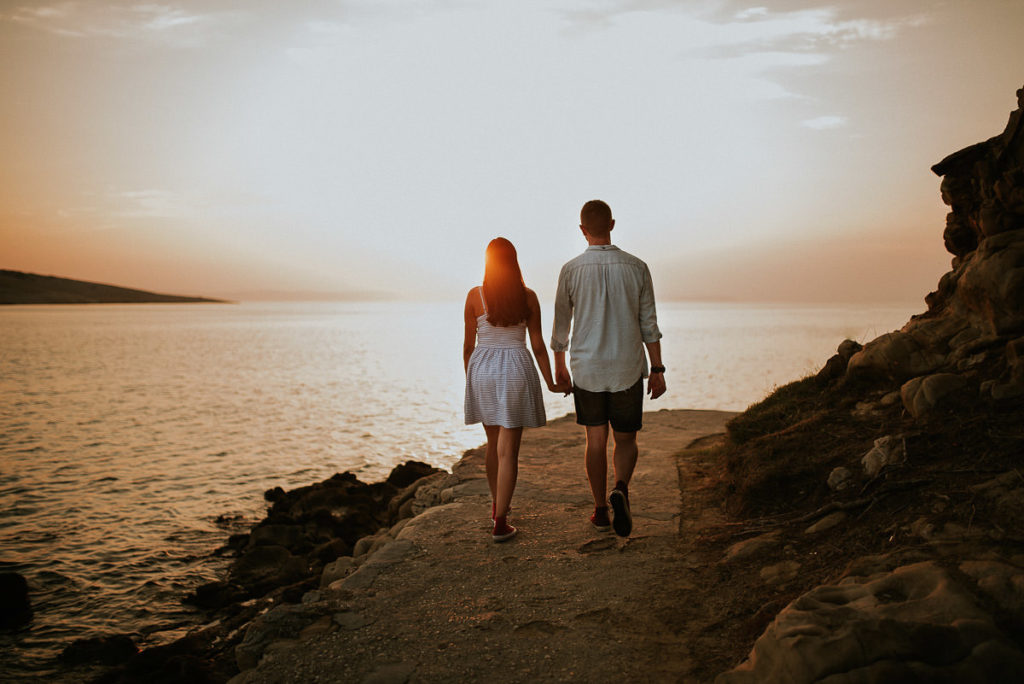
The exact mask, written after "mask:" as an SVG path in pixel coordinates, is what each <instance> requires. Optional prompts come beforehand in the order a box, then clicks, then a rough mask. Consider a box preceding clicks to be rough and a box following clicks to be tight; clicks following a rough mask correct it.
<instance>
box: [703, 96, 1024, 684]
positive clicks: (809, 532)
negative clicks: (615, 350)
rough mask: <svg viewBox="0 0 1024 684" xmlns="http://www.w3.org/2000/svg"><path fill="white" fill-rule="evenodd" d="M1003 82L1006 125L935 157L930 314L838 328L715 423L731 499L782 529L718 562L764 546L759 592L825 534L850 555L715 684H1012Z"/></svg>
mask: <svg viewBox="0 0 1024 684" xmlns="http://www.w3.org/2000/svg"><path fill="white" fill-rule="evenodd" d="M1017 97H1018V109H1017V110H1015V111H1014V112H1013V113H1012V114H1011V115H1010V119H1009V122H1008V124H1007V126H1006V128H1005V130H1004V131H1003V132H1002V133H1001V134H1000V135H998V136H996V137H994V138H991V139H989V140H987V141H985V142H981V143H978V144H976V145H972V146H971V147H968V148H966V149H964V150H961V151H959V152H957V153H955V154H952V155H950V156H949V157H947V158H946V159H944V160H942V161H941V162H939V163H938V164H936V165H935V166H934V167H932V170H933V171H934V172H935V173H936V174H937V175H939V176H941V177H942V182H941V188H940V191H941V196H942V200H943V201H944V202H945V203H946V204H947V205H949V207H950V212H949V214H948V216H947V218H946V226H945V232H944V233H943V240H944V242H945V245H946V248H947V249H948V250H949V252H950V253H951V254H952V255H953V258H952V264H951V266H952V269H951V270H950V271H949V272H948V273H946V274H945V275H943V276H942V278H941V279H940V281H939V284H938V287H937V289H936V291H934V292H932V293H930V294H929V295H928V296H927V297H926V298H925V302H926V304H927V311H925V312H924V313H922V314H920V315H917V316H914V317H912V318H911V319H910V321H908V322H907V324H906V325H904V326H903V327H902V328H901V329H900V330H897V331H893V332H889V333H886V334H884V335H881V336H880V337H878V338H876V339H874V340H872V341H870V342H868V343H866V344H865V345H864V346H863V347H862V348H861V347H859V346H858V345H856V343H853V342H851V341H849V340H847V341H845V342H843V343H842V344H841V345H840V347H839V349H838V350H837V354H836V355H835V356H833V357H832V358H831V359H829V360H828V362H827V363H826V364H825V366H824V367H823V368H822V369H821V371H820V372H819V373H818V374H817V375H816V376H814V377H811V378H805V379H804V380H801V381H798V382H796V383H792V384H791V385H789V386H787V387H784V388H780V390H779V391H777V392H775V393H773V395H772V396H770V397H768V398H767V399H766V400H764V401H763V402H761V403H760V404H759V405H755V406H754V407H752V408H751V409H749V410H748V411H747V412H745V413H744V414H741V416H739V417H737V418H736V419H734V420H733V421H732V422H731V423H730V424H729V430H730V432H729V436H730V440H731V444H732V445H733V451H732V452H731V453H730V454H729V455H728V458H729V459H730V460H729V467H730V469H731V470H730V473H731V476H732V479H733V487H734V488H735V491H736V492H738V493H739V494H738V495H734V496H740V497H745V499H743V500H741V501H740V502H739V503H738V504H737V505H736V506H735V508H736V509H737V510H740V511H744V508H743V505H744V504H746V505H747V510H754V511H757V512H760V513H762V514H764V513H776V514H777V517H771V516H765V517H764V518H761V519H760V520H761V521H762V522H761V523H760V524H759V525H756V526H755V529H758V530H759V531H760V530H763V529H765V527H764V526H767V527H769V528H770V527H772V526H773V525H781V524H783V522H779V521H784V523H785V524H788V525H789V526H790V528H791V532H790V534H789V536H788V537H787V536H786V535H784V534H781V533H780V532H779V531H772V532H768V533H763V534H761V535H759V536H758V537H754V538H753V539H750V540H747V541H745V542H741V543H738V544H735V545H733V546H732V547H730V549H729V551H728V552H727V553H726V559H729V558H731V557H736V556H741V557H742V554H743V552H744V551H745V550H746V549H748V548H750V549H754V548H755V547H759V545H761V544H764V548H766V549H767V553H768V554H769V555H771V554H774V555H775V557H771V558H769V559H767V560H763V559H759V560H761V564H762V565H763V567H762V568H761V569H760V579H761V580H762V581H763V584H764V585H766V586H767V587H769V588H772V585H779V586H791V583H793V582H796V581H799V579H800V576H801V573H807V572H812V571H813V568H814V564H815V561H816V556H817V555H818V554H819V550H818V549H817V548H813V547H809V546H806V545H808V544H811V543H815V542H816V541H817V540H819V539H820V540H823V544H824V548H825V551H824V552H825V553H828V552H829V549H831V551H832V553H833V554H834V555H836V556H841V557H842V558H844V559H845V560H847V561H849V560H851V559H852V561H853V562H852V563H851V564H850V566H849V568H848V569H847V571H846V572H845V573H843V574H840V568H841V567H843V566H841V565H840V566H838V567H837V568H835V569H834V570H833V571H832V573H830V574H827V575H824V576H822V575H818V576H816V577H815V579H814V580H813V581H808V582H807V583H806V584H803V586H801V587H800V591H801V594H802V595H800V596H799V598H796V599H795V600H792V596H793V595H789V596H785V601H784V602H788V605H786V606H785V608H783V609H782V610H781V612H779V613H778V614H777V615H776V616H775V619H774V620H773V621H772V622H771V624H769V625H768V628H767V629H766V630H764V632H763V633H762V634H761V636H760V637H759V638H758V639H757V640H756V641H755V642H754V645H753V648H752V650H751V651H750V654H749V656H748V657H747V659H746V660H745V661H744V662H743V663H741V664H740V665H739V666H737V667H735V668H733V669H732V670H729V671H728V672H725V673H723V674H721V675H719V677H718V678H717V679H716V682H718V683H719V684H742V683H745V682H763V683H772V682H780V683H781V682H786V683H787V684H788V683H792V684H798V683H801V682H807V683H810V682H829V683H830V684H844V683H849V684H854V683H855V682H857V683H860V682H864V683H869V682H933V681H938V682H961V681H970V682H1008V681H1024V648H1022V645H1024V555H1022V554H1020V553H1019V548H1020V546H1019V545H1020V544H1021V543H1022V542H1021V540H1022V539H1024V537H1022V535H1021V530H1022V529H1024V512H1022V511H1024V476H1022V475H1021V473H1020V470H1019V466H1020V457H1021V454H1022V452H1021V449H1020V445H1021V443H1022V440H1024V432H1022V431H1021V427H1020V426H1021V425H1022V424H1024V401H1022V399H1024V88H1022V89H1021V90H1018V91H1017ZM780 464H781V465H780ZM993 473H999V475H998V476H997V477H992V475H993ZM811 478H816V479H817V484H816V486H815V483H813V482H810V480H811ZM766 492H767V493H772V492H776V493H777V494H776V500H775V501H772V500H770V499H769V498H768V497H767V496H764V494H765V493H766ZM801 495H802V498H801ZM755 496H762V498H761V499H755ZM779 499H782V501H781V503H780V502H779V501H778V500H779ZM750 501H753V502H754V503H753V504H750V503H749V502H750ZM766 501H767V502H768V503H765V502H766ZM812 501H813V504H812V503H811V502H812ZM794 502H798V503H794ZM812 505H813V508H811V511H810V512H809V513H808V512H806V511H807V508H808V507H811V506H812ZM880 509H881V510H880ZM785 516H788V517H785ZM812 521H813V524H812V525H810V526H809V527H807V524H808V523H810V522H812ZM869 521H870V522H869ZM797 530H800V532H797ZM822 533H825V536H824V537H822V536H819V535H822ZM798 534H799V536H800V538H802V539H803V540H804V544H805V548H804V549H800V548H798V546H799V545H800V543H801V541H800V540H799V539H798V538H797V536H796V535H798ZM830 535H831V537H830ZM769 541H770V542H771V544H769V543H768V542H769ZM780 547H781V549H782V551H781V552H780V551H779V548H780ZM809 548H813V550H811V551H808V550H807V549H809ZM855 549H863V550H859V551H858V550H855ZM878 549H884V550H885V551H886V553H882V554H880V555H875V556H861V557H860V558H858V557H857V556H858V554H863V553H877V552H878ZM893 549H896V550H893ZM779 556H782V558H780V557H779ZM754 558H757V555H756V554H754V556H753V557H751V558H750V560H751V561H752V560H753V559H754ZM723 562H725V561H723ZM766 562H770V564H764V563H766ZM836 575H839V577H838V579H834V577H835V576H836ZM819 582H824V583H823V584H821V585H820V586H817V587H814V586H813V585H814V584H815V583H819ZM811 587H813V588H811ZM775 596H776V600H778V597H779V596H780V594H775ZM781 603H783V602H782V601H780V605H781ZM772 605H775V604H774V603H773V604H772ZM776 609H777V608H776ZM762 624H764V623H762ZM759 629H760V627H759ZM754 633H756V632H754Z"/></svg>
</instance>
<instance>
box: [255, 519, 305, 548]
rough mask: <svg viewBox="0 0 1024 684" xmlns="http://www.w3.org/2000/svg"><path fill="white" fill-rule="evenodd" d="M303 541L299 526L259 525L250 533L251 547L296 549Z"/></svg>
mask: <svg viewBox="0 0 1024 684" xmlns="http://www.w3.org/2000/svg"><path fill="white" fill-rule="evenodd" d="M302 539H303V531H302V527H300V526H299V525H274V524H269V525H258V526H257V527H254V528H253V530H252V532H250V533H249V546H250V547H253V546H283V547H285V548H286V549H294V548H295V547H296V546H298V545H299V542H300V541H302Z"/></svg>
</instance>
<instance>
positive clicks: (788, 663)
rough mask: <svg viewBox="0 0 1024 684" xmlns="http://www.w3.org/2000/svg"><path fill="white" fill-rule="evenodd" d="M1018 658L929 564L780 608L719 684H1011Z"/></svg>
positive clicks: (1021, 656) (1019, 672)
mask: <svg viewBox="0 0 1024 684" xmlns="http://www.w3.org/2000/svg"><path fill="white" fill-rule="evenodd" d="M1022 677H1024V653H1022V652H1021V651H1020V649H1019V648H1018V647H1017V646H1016V645H1015V644H1014V643H1013V642H1012V641H1011V640H1010V639H1008V638H1007V637H1006V635H1004V634H1003V633H1002V632H1001V631H1000V629H999V628H998V626H997V623H996V620H995V618H994V617H993V616H992V615H991V614H989V613H988V612H986V611H985V610H984V609H983V608H982V607H981V606H980V602H979V600H978V598H977V597H976V596H975V595H974V594H972V593H971V592H970V591H969V590H968V589H967V588H965V587H964V586H963V585H961V584H959V583H958V582H957V581H956V580H955V579H954V578H953V577H952V576H951V575H950V574H949V573H948V572H947V571H946V570H944V569H943V568H941V567H940V566H939V565H937V564H935V563H933V562H921V563H915V564H912V565H905V566H901V567H898V568H896V569H895V570H892V571H887V572H881V573H878V574H874V575H871V576H868V577H847V578H846V579H845V580H842V581H841V582H840V583H839V584H836V585H824V586H819V587H816V588H815V589H812V590H811V591H810V592H808V593H806V594H804V595H803V596H801V597H799V598H798V599H796V600H795V601H793V602H792V603H790V604H789V605H788V606H786V607H785V608H784V609H783V610H782V611H781V612H780V613H779V614H778V615H777V616H776V618H775V620H774V621H773V622H772V624H771V625H769V627H768V629H766V630H765V632H764V633H763V634H762V635H761V636H760V637H759V638H758V639H757V641H756V642H755V643H754V648H753V650H752V651H751V652H750V655H749V656H748V657H747V660H746V661H744V662H743V663H742V664H740V665H739V666H738V667H736V668H734V669H732V670H730V671H728V672H725V673H722V674H721V675H719V676H718V677H717V678H716V679H715V682H716V684H754V683H757V684H775V683H778V684H805V683H806V684H810V683H811V682H822V681H827V682H829V684H858V683H862V682H864V683H867V682H926V681H928V682H1009V681H1021V678H1022Z"/></svg>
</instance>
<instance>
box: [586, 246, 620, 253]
mask: <svg viewBox="0 0 1024 684" xmlns="http://www.w3.org/2000/svg"><path fill="white" fill-rule="evenodd" d="M611 249H616V250H617V249H618V247H616V246H615V245H587V251H588V252H589V251H591V250H598V251H601V252H604V251H607V250H611Z"/></svg>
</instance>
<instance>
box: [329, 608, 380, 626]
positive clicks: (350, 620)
mask: <svg viewBox="0 0 1024 684" xmlns="http://www.w3.org/2000/svg"><path fill="white" fill-rule="evenodd" d="M332 619H333V620H334V624H336V625H338V627H341V628H342V629H344V630H348V631H352V630H356V629H359V628H360V627H365V626H366V625H368V624H370V622H371V621H370V620H369V619H368V618H366V617H364V616H363V615H361V614H359V613H356V612H355V611H351V610H346V611H342V612H340V613H335V614H334V617H333V618H332Z"/></svg>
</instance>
